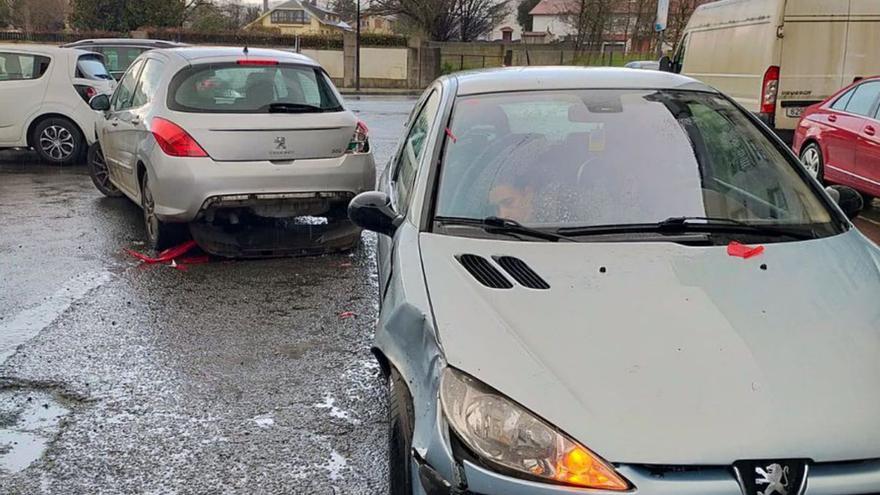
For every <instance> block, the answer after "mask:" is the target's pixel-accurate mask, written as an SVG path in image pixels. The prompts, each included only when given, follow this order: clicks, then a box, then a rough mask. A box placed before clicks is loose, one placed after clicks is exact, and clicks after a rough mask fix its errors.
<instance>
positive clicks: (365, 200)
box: [348, 191, 403, 237]
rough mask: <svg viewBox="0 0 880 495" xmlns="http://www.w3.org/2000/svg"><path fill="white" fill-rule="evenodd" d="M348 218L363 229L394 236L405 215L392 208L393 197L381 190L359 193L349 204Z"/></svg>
mask: <svg viewBox="0 0 880 495" xmlns="http://www.w3.org/2000/svg"><path fill="white" fill-rule="evenodd" d="M348 218H349V219H350V220H351V221H352V222H353V223H354V224H355V225H357V226H358V227H361V228H362V229H365V230H369V231H372V232H376V233H378V234H384V235H387V236H389V237H390V236H393V235H394V232H395V231H396V230H397V227H399V226H400V224H401V223H403V217H402V216H400V215H398V214H397V213H396V212H395V211H394V209H393V208H391V199H390V198H389V197H388V195H387V194H385V193H383V192H379V191H367V192H363V193H360V194H358V195H357V196H355V197H354V199H352V200H351V203H349V204H348Z"/></svg>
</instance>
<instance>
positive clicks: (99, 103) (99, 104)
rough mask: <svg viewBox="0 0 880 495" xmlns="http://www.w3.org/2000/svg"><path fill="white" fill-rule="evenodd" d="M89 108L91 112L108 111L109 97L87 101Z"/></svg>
mask: <svg viewBox="0 0 880 495" xmlns="http://www.w3.org/2000/svg"><path fill="white" fill-rule="evenodd" d="M89 107H91V109H92V110H97V111H99V112H106V111H107V110H110V97H109V96H107V95H97V96H93V97H92V99H91V100H89Z"/></svg>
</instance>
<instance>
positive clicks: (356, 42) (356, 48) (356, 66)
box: [354, 0, 361, 93]
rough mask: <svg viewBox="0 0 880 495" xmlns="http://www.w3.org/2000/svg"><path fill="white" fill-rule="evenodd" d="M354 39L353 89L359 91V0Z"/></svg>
mask: <svg viewBox="0 0 880 495" xmlns="http://www.w3.org/2000/svg"><path fill="white" fill-rule="evenodd" d="M355 25H356V27H355V40H354V91H355V92H356V93H360V92H361V0H357V15H356V16H355Z"/></svg>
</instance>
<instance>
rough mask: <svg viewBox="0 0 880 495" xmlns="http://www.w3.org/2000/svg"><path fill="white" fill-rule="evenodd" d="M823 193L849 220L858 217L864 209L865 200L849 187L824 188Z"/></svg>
mask: <svg viewBox="0 0 880 495" xmlns="http://www.w3.org/2000/svg"><path fill="white" fill-rule="evenodd" d="M825 192H827V193H828V195H829V196H831V198H832V199H834V201H836V202H837V205H838V206H840V209H841V210H843V213H845V214H846V216H847V218H849V219H850V220H852V219H854V218H856V217H857V216H859V213H861V212H862V210H863V209H864V208H865V199H864V198H863V197H862V195H861V194H860V193H859V192H858V191H856V190H855V189H853V188H851V187H846V186H829V187H826V188H825Z"/></svg>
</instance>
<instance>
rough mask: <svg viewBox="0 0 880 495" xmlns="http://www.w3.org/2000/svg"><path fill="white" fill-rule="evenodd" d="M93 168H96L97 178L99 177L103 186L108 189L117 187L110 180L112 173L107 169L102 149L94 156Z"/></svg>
mask: <svg viewBox="0 0 880 495" xmlns="http://www.w3.org/2000/svg"><path fill="white" fill-rule="evenodd" d="M92 168H93V170H94V175H95V179H97V180H98V182H100V183H101V185H102V186H104V187H106V188H107V189H115V188H116V186H114V185H113V184H112V183H111V182H110V174H109V172H108V171H107V162H105V161H104V153H102V152H101V151H97V152H95V153H94V155H93V156H92Z"/></svg>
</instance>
